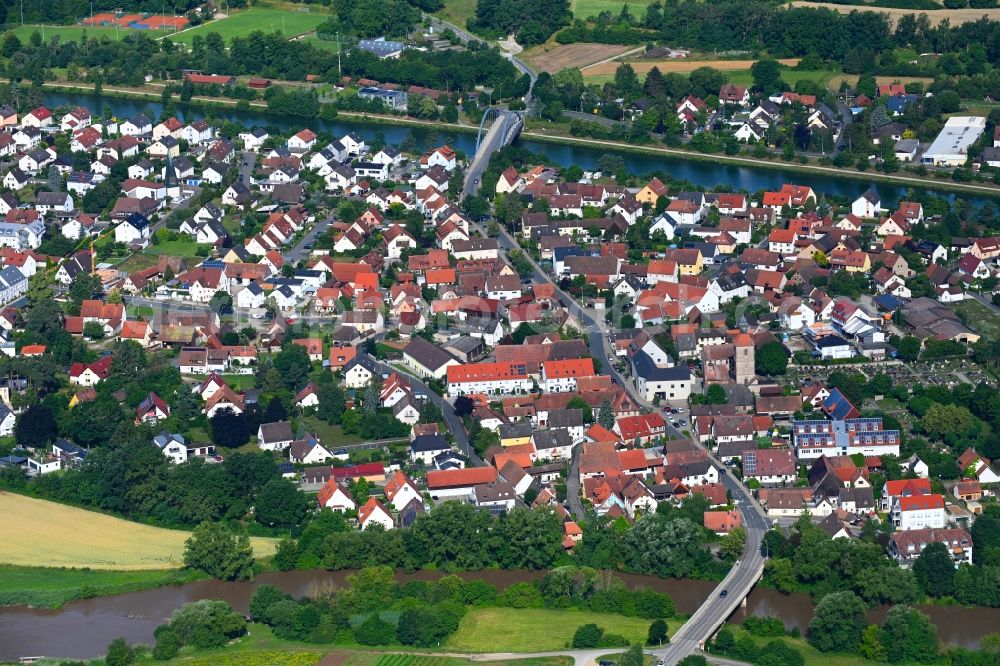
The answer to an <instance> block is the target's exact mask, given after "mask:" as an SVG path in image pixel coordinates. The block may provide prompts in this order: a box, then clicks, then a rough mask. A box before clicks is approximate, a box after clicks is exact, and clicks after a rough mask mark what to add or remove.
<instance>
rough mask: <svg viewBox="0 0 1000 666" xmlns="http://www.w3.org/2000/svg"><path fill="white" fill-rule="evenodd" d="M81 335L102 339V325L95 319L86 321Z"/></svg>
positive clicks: (90, 338)
mask: <svg viewBox="0 0 1000 666" xmlns="http://www.w3.org/2000/svg"><path fill="white" fill-rule="evenodd" d="M83 337H85V338H87V339H88V340H103V339H104V327H103V326H101V324H100V323H98V322H96V321H88V322H87V323H86V324H84V325H83Z"/></svg>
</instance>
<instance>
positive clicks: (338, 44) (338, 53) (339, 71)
mask: <svg viewBox="0 0 1000 666" xmlns="http://www.w3.org/2000/svg"><path fill="white" fill-rule="evenodd" d="M343 75H344V71H343V70H342V69H341V68H340V31H339V30H338V31H337V76H343Z"/></svg>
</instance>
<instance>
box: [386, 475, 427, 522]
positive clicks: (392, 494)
mask: <svg viewBox="0 0 1000 666" xmlns="http://www.w3.org/2000/svg"><path fill="white" fill-rule="evenodd" d="M384 493H385V499H386V500H387V501H388V502H389V503H390V504H391V505H392V508H393V509H395V510H396V511H397V512H398V511H402V510H403V507H405V506H407V505H408V504H409V503H410V502H412V501H414V500H417V501H420V502H422V499H421V494H420V490H419V489H418V488H417V486H416V484H414V483H413V481H412V480H411V479H410V477H408V476H407V475H406V474H404V473H403V471H402V470H396V473H395V474H393V476H392V477H391V478H390V479H389V480H388V481H387V482H386V484H385V489H384Z"/></svg>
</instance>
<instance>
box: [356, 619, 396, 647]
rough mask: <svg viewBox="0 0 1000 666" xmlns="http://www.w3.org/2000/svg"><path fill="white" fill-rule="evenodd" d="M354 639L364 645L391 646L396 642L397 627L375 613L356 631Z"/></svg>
mask: <svg viewBox="0 0 1000 666" xmlns="http://www.w3.org/2000/svg"><path fill="white" fill-rule="evenodd" d="M354 638H355V639H357V641H358V643H361V644H362V645H389V644H390V643H392V642H393V641H394V640H396V627H394V626H392V625H391V624H389V623H388V622H386V621H385V620H383V619H382V618H380V617H379V616H378V613H373V614H372V615H371V616H370V617H369V618H368V619H367V620H365V621H364V622H362V623H361V624H360V625H358V627H357V628H356V629H355V630H354Z"/></svg>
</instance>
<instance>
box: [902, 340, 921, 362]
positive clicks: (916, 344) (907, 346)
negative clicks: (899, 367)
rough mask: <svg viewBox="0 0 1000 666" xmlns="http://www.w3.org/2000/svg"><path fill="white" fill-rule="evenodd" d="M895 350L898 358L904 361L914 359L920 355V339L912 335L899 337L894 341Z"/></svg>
mask: <svg viewBox="0 0 1000 666" xmlns="http://www.w3.org/2000/svg"><path fill="white" fill-rule="evenodd" d="M896 352H897V353H898V354H899V358H901V359H903V360H904V361H911V362H912V361H916V360H917V357H918V356H920V340H919V339H918V338H917V337H916V336H913V335H907V336H906V337H904V338H900V340H899V342H897V343H896Z"/></svg>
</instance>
